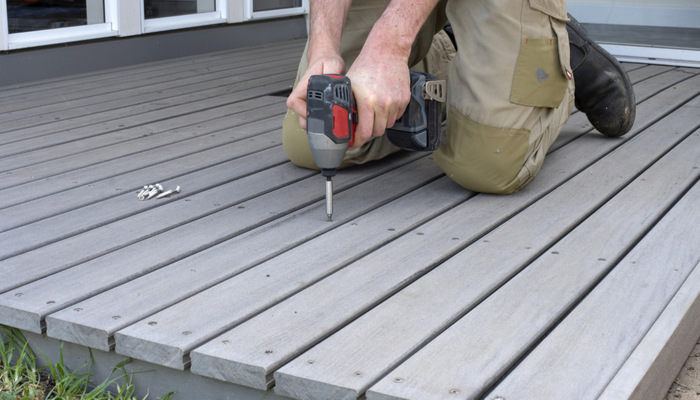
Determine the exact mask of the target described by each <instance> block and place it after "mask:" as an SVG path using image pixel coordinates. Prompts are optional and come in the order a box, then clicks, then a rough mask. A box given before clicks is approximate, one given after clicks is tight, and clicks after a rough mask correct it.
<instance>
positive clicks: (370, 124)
mask: <svg viewBox="0 0 700 400" xmlns="http://www.w3.org/2000/svg"><path fill="white" fill-rule="evenodd" d="M358 116H359V118H358V121H357V127H356V128H355V140H354V141H353V146H352V147H360V146H362V145H363V144H365V143H366V142H367V141H368V140H370V139H371V138H372V133H373V129H374V110H373V109H372V108H371V107H366V106H362V105H359V104H358Z"/></svg>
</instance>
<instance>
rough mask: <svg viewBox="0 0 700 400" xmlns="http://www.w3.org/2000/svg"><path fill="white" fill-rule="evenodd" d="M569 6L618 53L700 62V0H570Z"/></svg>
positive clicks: (668, 60)
mask: <svg viewBox="0 0 700 400" xmlns="http://www.w3.org/2000/svg"><path fill="white" fill-rule="evenodd" d="M567 6H568V9H569V12H570V13H571V14H572V15H573V16H574V17H575V18H576V19H577V20H579V22H581V23H583V24H584V26H585V27H586V28H587V29H588V31H589V32H590V33H591V35H592V36H593V38H594V39H596V40H597V41H598V42H600V43H604V44H606V47H609V48H611V49H614V50H616V51H617V52H618V53H619V52H620V51H622V52H623V53H625V54H627V55H630V56H638V57H642V58H643V57H644V56H645V55H646V58H648V59H652V60H653V59H661V62H674V60H677V63H680V64H681V65H682V64H683V63H684V62H685V63H686V64H688V65H692V66H697V65H696V63H700V1H698V0H615V1H601V0H569V1H567ZM657 61H658V60H657Z"/></svg>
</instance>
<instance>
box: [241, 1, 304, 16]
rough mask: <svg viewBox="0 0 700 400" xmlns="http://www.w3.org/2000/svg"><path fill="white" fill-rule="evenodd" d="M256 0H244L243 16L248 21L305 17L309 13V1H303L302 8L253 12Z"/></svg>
mask: <svg viewBox="0 0 700 400" xmlns="http://www.w3.org/2000/svg"><path fill="white" fill-rule="evenodd" d="M253 1H254V0H244V9H243V15H244V18H245V20H246V21H252V20H258V19H268V18H279V17H289V16H293V15H303V14H308V12H309V0H301V6H300V7H290V8H281V9H279V10H267V11H253Z"/></svg>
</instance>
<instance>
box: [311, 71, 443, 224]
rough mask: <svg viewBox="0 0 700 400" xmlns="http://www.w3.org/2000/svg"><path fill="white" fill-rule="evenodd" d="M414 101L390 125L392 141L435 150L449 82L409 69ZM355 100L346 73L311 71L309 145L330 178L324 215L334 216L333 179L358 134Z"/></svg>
mask: <svg viewBox="0 0 700 400" xmlns="http://www.w3.org/2000/svg"><path fill="white" fill-rule="evenodd" d="M410 75H411V101H410V102H409V104H408V106H407V107H406V111H405V112H404V113H403V115H402V116H401V117H400V118H399V119H398V120H397V121H396V123H395V124H394V126H392V127H391V128H389V129H387V131H386V135H387V136H388V139H389V141H391V142H392V143H393V144H394V145H396V146H398V147H400V148H402V149H406V150H413V151H433V150H435V149H437V148H438V147H439V146H440V126H441V114H442V103H444V102H445V98H446V94H445V81H444V80H438V79H437V78H435V76H433V75H430V74H426V73H422V72H415V71H411V72H410ZM356 126H357V105H356V103H355V98H354V95H353V93H352V88H351V85H350V79H349V78H348V77H346V76H343V75H313V76H311V77H310V78H309V84H308V89H307V97H306V131H307V134H308V139H309V147H310V148H311V154H312V155H313V157H314V161H315V162H316V165H317V166H318V167H319V168H321V174H322V175H323V176H325V177H326V214H327V217H328V221H331V219H332V216H333V180H332V177H333V176H335V174H336V169H337V168H338V167H340V164H341V163H342V162H343V159H344V157H345V152H346V151H347V150H348V147H350V146H352V144H353V141H354V139H355V127H356Z"/></svg>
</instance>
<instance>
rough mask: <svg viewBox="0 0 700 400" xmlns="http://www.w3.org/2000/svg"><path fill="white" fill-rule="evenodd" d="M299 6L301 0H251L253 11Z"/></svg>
mask: <svg viewBox="0 0 700 400" xmlns="http://www.w3.org/2000/svg"><path fill="white" fill-rule="evenodd" d="M294 7H301V0H253V11H255V12H257V11H270V10H279V9H283V8H294Z"/></svg>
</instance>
